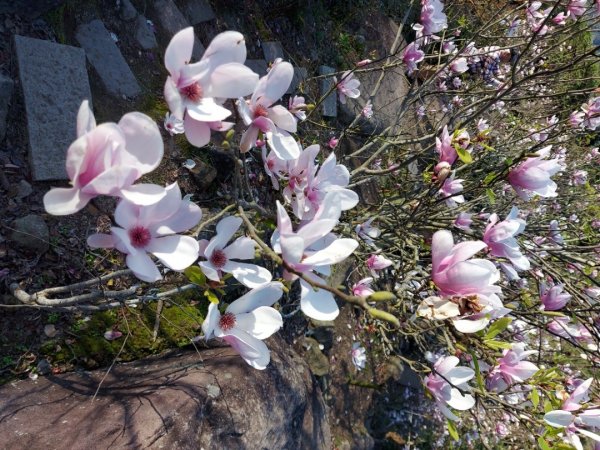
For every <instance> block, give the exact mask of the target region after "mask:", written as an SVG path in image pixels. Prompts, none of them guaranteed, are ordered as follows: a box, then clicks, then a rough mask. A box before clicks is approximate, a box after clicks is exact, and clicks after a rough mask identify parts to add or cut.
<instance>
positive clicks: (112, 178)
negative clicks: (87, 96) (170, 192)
mask: <svg viewBox="0 0 600 450" xmlns="http://www.w3.org/2000/svg"><path fill="white" fill-rule="evenodd" d="M163 151H164V147H163V142H162V137H161V135H160V131H159V129H158V127H157V126H156V123H155V122H154V121H153V120H152V119H151V118H150V117H148V116H147V115H145V114H142V113H139V112H132V113H127V114H125V115H124V116H123V117H122V118H121V120H120V121H119V123H118V124H115V123H103V124H101V125H98V126H96V120H95V118H94V113H93V112H92V110H91V109H90V107H89V104H88V101H87V100H84V101H83V102H82V103H81V106H80V108H79V112H78V113H77V139H76V140H75V141H74V142H73V143H72V144H71V146H70V147H69V149H68V151H67V163H66V165H67V175H68V176H69V179H70V180H71V184H72V187H70V188H52V189H50V191H49V192H47V193H46V195H44V207H45V208H46V211H47V212H48V213H49V214H54V215H57V216H63V215H66V214H74V213H76V212H77V211H79V210H80V209H82V208H83V207H85V205H87V204H88V202H89V201H90V200H91V199H93V198H94V197H97V196H98V195H112V196H115V197H124V198H127V199H129V200H131V201H132V202H135V203H138V204H151V203H153V202H156V201H158V200H160V198H161V197H162V196H164V194H165V192H164V189H162V188H160V187H159V186H155V185H153V184H140V185H137V186H132V185H133V183H134V182H135V181H136V180H137V179H138V178H140V177H141V176H142V175H144V174H147V173H148V172H151V171H153V170H154V169H156V168H157V167H158V165H159V164H160V161H161V159H162V157H163Z"/></svg>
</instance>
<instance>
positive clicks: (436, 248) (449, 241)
mask: <svg viewBox="0 0 600 450" xmlns="http://www.w3.org/2000/svg"><path fill="white" fill-rule="evenodd" d="M453 246H454V238H453V237H452V233H450V232H449V231H448V230H440V231H436V232H435V233H434V235H433V238H432V239H431V262H432V272H433V273H435V272H438V270H439V266H440V264H441V262H442V260H443V259H444V258H446V256H448V255H449V254H450V252H451V251H452V247H453Z"/></svg>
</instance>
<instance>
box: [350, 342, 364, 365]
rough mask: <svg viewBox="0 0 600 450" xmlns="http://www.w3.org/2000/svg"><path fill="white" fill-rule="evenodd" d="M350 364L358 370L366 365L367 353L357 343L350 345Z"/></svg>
mask: <svg viewBox="0 0 600 450" xmlns="http://www.w3.org/2000/svg"><path fill="white" fill-rule="evenodd" d="M351 355H352V364H354V367H356V368H357V369H358V370H362V369H364V368H365V366H366V364H367V351H366V350H365V348H364V347H362V346H361V345H360V344H359V343H358V342H355V343H353V344H352V352H351Z"/></svg>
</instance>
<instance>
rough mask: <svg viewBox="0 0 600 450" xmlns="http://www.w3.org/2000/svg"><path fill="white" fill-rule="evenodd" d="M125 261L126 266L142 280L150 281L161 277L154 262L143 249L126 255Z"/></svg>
mask: <svg viewBox="0 0 600 450" xmlns="http://www.w3.org/2000/svg"><path fill="white" fill-rule="evenodd" d="M125 262H126V263H127V267H129V268H130V269H131V270H132V271H133V274H134V275H135V276H136V277H138V278H139V279H140V280H142V281H147V282H148V283H152V282H154V281H158V280H160V279H161V278H162V276H161V275H160V272H159V271H158V269H157V267H156V264H154V261H152V259H150V257H149V256H148V254H147V253H146V252H144V251H139V252H136V253H135V254H129V255H127V258H126V260H125Z"/></svg>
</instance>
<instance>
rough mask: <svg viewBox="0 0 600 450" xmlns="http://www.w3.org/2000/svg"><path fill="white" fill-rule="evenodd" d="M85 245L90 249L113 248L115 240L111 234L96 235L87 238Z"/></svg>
mask: <svg viewBox="0 0 600 450" xmlns="http://www.w3.org/2000/svg"><path fill="white" fill-rule="evenodd" d="M87 245H89V246H90V247H92V248H113V247H114V246H115V240H114V238H113V236H112V234H104V233H96V234H91V235H89V236H88V238H87Z"/></svg>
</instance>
